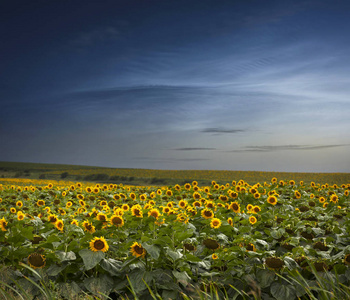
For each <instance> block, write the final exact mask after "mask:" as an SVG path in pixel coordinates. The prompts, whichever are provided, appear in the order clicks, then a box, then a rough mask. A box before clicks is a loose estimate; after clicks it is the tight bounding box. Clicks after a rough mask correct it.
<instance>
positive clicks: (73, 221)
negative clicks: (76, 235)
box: [70, 219, 79, 226]
mask: <svg viewBox="0 0 350 300" xmlns="http://www.w3.org/2000/svg"><path fill="white" fill-rule="evenodd" d="M70 223H71V224H72V225H76V226H79V222H78V221H77V220H76V219H73V220H72V222H70Z"/></svg>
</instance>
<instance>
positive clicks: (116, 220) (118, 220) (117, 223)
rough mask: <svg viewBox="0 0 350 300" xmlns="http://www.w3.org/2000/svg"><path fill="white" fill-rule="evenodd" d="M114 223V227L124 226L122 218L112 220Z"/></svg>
mask: <svg viewBox="0 0 350 300" xmlns="http://www.w3.org/2000/svg"><path fill="white" fill-rule="evenodd" d="M112 223H113V224H114V225H119V224H122V220H121V218H119V217H114V218H113V219H112Z"/></svg>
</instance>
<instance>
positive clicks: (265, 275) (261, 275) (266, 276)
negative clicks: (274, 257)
mask: <svg viewBox="0 0 350 300" xmlns="http://www.w3.org/2000/svg"><path fill="white" fill-rule="evenodd" d="M256 279H258V281H259V283H260V287H261V288H266V287H268V286H270V285H271V283H272V282H273V281H274V280H275V272H273V271H270V270H267V269H259V270H257V272H256Z"/></svg>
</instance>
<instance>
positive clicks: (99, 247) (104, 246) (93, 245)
mask: <svg viewBox="0 0 350 300" xmlns="http://www.w3.org/2000/svg"><path fill="white" fill-rule="evenodd" d="M90 249H91V251H94V252H97V251H102V252H107V251H108V249H109V246H108V243H107V241H106V240H105V238H104V237H102V236H101V237H94V238H93V239H92V240H91V241H90Z"/></svg>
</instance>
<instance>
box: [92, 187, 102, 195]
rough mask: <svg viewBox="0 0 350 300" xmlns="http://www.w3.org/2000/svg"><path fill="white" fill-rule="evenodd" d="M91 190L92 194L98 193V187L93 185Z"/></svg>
mask: <svg viewBox="0 0 350 300" xmlns="http://www.w3.org/2000/svg"><path fill="white" fill-rule="evenodd" d="M92 192H93V193H94V194H98V193H99V192H100V188H98V187H94V189H93V190H92Z"/></svg>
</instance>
